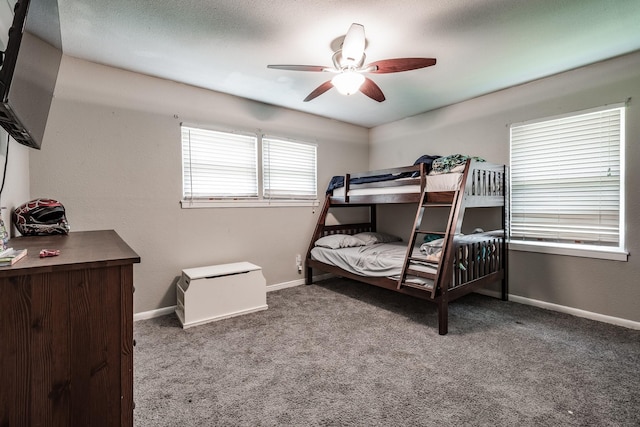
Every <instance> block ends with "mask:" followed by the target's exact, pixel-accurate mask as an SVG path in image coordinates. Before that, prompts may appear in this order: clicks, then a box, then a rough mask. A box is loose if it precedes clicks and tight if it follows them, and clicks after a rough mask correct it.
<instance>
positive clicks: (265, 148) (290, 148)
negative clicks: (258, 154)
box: [262, 137, 318, 199]
mask: <svg viewBox="0 0 640 427" xmlns="http://www.w3.org/2000/svg"><path fill="white" fill-rule="evenodd" d="M262 175H263V182H264V197H265V198H289V199H291V198H295V199H315V198H316V197H317V194H316V192H317V190H316V189H317V187H318V186H317V184H316V146H315V145H309V144H301V143H299V142H291V141H283V140H279V139H275V138H266V137H265V138H262Z"/></svg>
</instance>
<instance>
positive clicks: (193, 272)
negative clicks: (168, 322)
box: [176, 262, 267, 329]
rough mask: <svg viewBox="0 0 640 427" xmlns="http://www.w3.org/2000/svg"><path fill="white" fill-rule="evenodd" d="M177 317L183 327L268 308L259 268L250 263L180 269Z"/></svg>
mask: <svg viewBox="0 0 640 427" xmlns="http://www.w3.org/2000/svg"><path fill="white" fill-rule="evenodd" d="M176 297H177V306H176V315H177V316H178V319H179V320H180V323H182V327H183V328H185V329H186V328H188V327H191V326H196V325H201V324H203V323H207V322H212V321H214V320H220V319H226V318H228V317H233V316H239V315H241V314H247V313H252V312H254V311H259V310H266V309H267V282H266V280H265V278H264V276H263V275H262V268H261V267H259V266H257V265H254V264H251V263H249V262H236V263H233V264H221V265H212V266H210V267H198V268H189V269H185V270H182V276H181V277H180V280H178V283H177V285H176Z"/></svg>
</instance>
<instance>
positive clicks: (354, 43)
mask: <svg viewBox="0 0 640 427" xmlns="http://www.w3.org/2000/svg"><path fill="white" fill-rule="evenodd" d="M364 49H365V37H364V27H363V26H362V25H360V24H351V27H349V31H347V34H346V35H345V37H344V41H343V42H342V49H339V50H337V51H336V52H335V53H334V54H333V57H332V59H333V67H325V66H322V65H267V68H274V69H277V70H292V71H326V72H330V73H335V76H334V77H333V78H332V79H331V80H328V81H326V82H324V83H322V84H321V85H320V86H318V87H317V88H315V89H314V90H313V92H311V93H310V94H309V95H308V96H307V97H306V98H305V99H304V102H308V101H311V100H312V99H314V98H316V97H318V96H320V95H322V94H323V93H325V92H326V91H328V90H329V89H331V88H332V87H335V88H336V89H337V90H338V91H339V92H340V93H342V94H343V95H352V94H354V93H356V92H358V91H359V92H362V93H363V94H365V95H367V96H368V97H369V98H371V99H374V100H376V101H378V102H382V101H384V100H385V97H384V94H383V93H382V90H381V89H380V87H379V86H378V85H377V84H375V83H374V81H373V80H371V79H370V78H368V77H366V76H364V75H363V73H373V74H387V73H399V72H401V71H409V70H416V69H418V68H425V67H430V66H432V65H435V63H436V59H435V58H395V59H383V60H380V61H375V62H371V63H369V64H367V65H364V62H365V59H366V55H365V53H364Z"/></svg>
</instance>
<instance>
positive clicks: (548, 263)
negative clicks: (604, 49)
mask: <svg viewBox="0 0 640 427" xmlns="http://www.w3.org/2000/svg"><path fill="white" fill-rule="evenodd" d="M628 98H632V99H631V102H630V104H629V107H628V108H627V122H626V123H627V124H626V192H625V197H626V210H625V212H626V218H627V224H626V227H627V229H626V241H627V249H628V250H629V252H630V255H629V259H628V262H619V261H605V260H598V259H589V258H578V257H570V256H560V255H545V254H538V253H531V252H516V251H511V252H510V274H509V280H510V286H511V289H510V290H511V293H512V294H515V295H518V296H522V297H526V298H531V299H535V300H541V301H545V302H549V303H553V304H559V305H563V306H568V307H573V308H577V309H581V310H586V311H590V312H594V313H599V314H603V315H608V316H614V317H618V318H622V319H627V320H632V321H640V303H639V301H640V281H639V280H638V277H640V259H639V258H637V257H636V256H635V255H636V254H637V253H638V251H639V250H640V194H639V193H638V191H637V187H636V185H637V183H638V182H640V168H638V167H637V165H638V164H639V163H640V144H639V142H640V52H639V53H635V54H632V55H627V56H624V57H620V58H617V59H614V60H610V61H606V62H602V63H598V64H594V65H591V66H589V67H585V68H581V69H576V70H573V71H570V72H567V73H563V74H560V75H557V76H553V77H549V78H546V79H542V80H539V81H536V82H532V83H530V84H526V85H523V86H519V87H514V88H510V89H507V90H503V91H500V92H496V93H493V94H489V95H486V96H482V97H479V98H476V99H472V100H469V101H466V102H463V103H460V104H456V105H452V106H449V107H446V108H442V109H439V110H435V111H431V112H429V113H425V114H421V115H418V116H414V117H411V118H407V119H404V120H400V121H397V122H394V123H390V124H387V125H383V126H379V127H376V128H374V129H372V130H371V132H370V167H371V168H372V169H375V168H381V167H389V166H394V165H397V164H406V163H410V162H412V161H413V160H415V159H416V158H417V157H419V156H420V155H422V154H439V155H446V154H453V153H464V154H470V155H477V156H481V157H484V158H485V159H487V160H489V161H492V162H496V163H508V162H509V124H510V123H517V122H521V121H525V120H531V119H536V118H540V117H548V116H554V115H557V114H562V113H569V112H573V111H579V110H583V109H587V108H591V107H598V106H601V105H605V104H613V103H619V102H623V101H625V100H627V99H628ZM403 216H406V213H402V212H401V213H399V214H398V213H396V214H395V217H392V216H389V215H386V216H384V217H383V220H382V222H383V225H382V227H385V228H387V229H394V228H395V229H398V227H397V220H396V219H397V218H399V217H403ZM400 231H401V230H400Z"/></svg>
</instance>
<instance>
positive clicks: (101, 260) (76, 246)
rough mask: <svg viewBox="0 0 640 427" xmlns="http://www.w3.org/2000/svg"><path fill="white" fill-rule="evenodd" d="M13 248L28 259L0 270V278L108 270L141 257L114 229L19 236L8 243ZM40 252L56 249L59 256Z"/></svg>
mask: <svg viewBox="0 0 640 427" xmlns="http://www.w3.org/2000/svg"><path fill="white" fill-rule="evenodd" d="M9 246H10V247H12V248H14V249H27V256H26V257H24V258H23V259H21V260H20V261H18V262H17V263H15V264H14V265H13V266H10V267H0V277H8V276H15V275H22V274H25V273H26V271H25V270H29V272H28V273H29V274H34V273H40V272H43V273H44V272H48V271H61V270H76V269H84V268H94V267H108V266H113V265H124V264H132V263H139V262H140V257H139V256H138V254H136V253H135V252H134V251H133V249H131V248H130V247H129V245H127V244H126V243H125V241H124V240H122V239H121V238H120V236H118V234H117V233H116V232H115V231H114V230H100V231H75V232H71V233H69V234H67V235H60V234H58V235H51V236H22V237H16V238H14V239H11V240H10V241H9ZM42 249H59V250H60V255H58V256H54V257H47V258H40V256H39V254H40V251H41V250H42Z"/></svg>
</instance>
